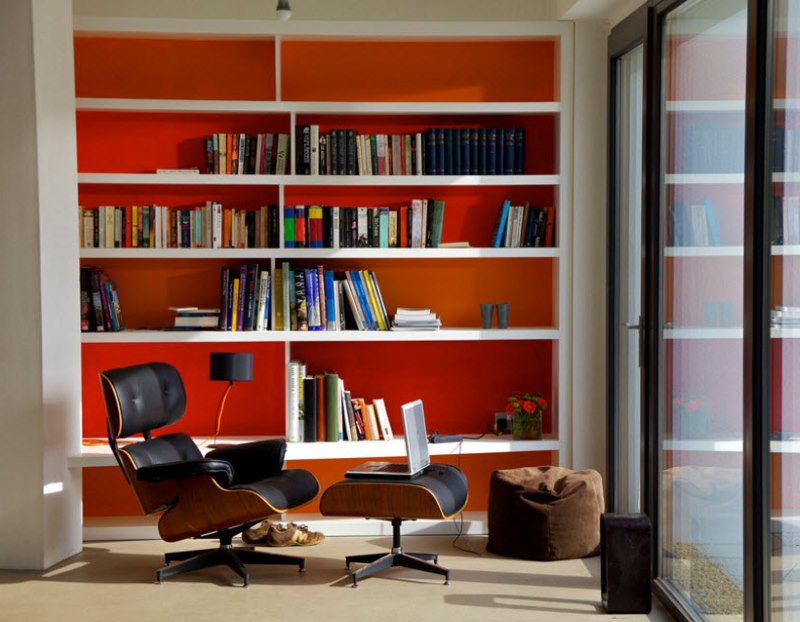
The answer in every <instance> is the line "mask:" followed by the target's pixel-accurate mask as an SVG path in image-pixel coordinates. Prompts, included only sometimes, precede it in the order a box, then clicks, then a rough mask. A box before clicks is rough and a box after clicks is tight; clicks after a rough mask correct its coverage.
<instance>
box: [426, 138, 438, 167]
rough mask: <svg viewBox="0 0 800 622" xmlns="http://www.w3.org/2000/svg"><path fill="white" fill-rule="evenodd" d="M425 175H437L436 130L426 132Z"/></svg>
mask: <svg viewBox="0 0 800 622" xmlns="http://www.w3.org/2000/svg"><path fill="white" fill-rule="evenodd" d="M425 174H426V175H436V128H428V129H427V130H425Z"/></svg>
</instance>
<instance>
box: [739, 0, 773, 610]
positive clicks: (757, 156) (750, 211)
mask: <svg viewBox="0 0 800 622" xmlns="http://www.w3.org/2000/svg"><path fill="white" fill-rule="evenodd" d="M773 13H774V2H773V0H766V1H764V0H748V3H747V14H748V15H747V87H746V95H745V170H744V173H745V177H744V227H745V232H750V235H747V234H746V235H745V236H744V313H743V316H744V317H743V320H744V344H743V345H744V369H743V371H744V387H743V388H744V391H743V396H742V397H743V399H744V404H743V407H744V413H743V414H744V439H743V440H744V465H743V468H744V507H745V512H744V562H745V575H744V619H745V621H746V622H750V621H755V620H769V619H770V615H771V614H770V610H771V599H770V593H771V590H770V567H771V560H770V542H769V540H770V480H771V476H770V468H769V464H770V447H769V442H770V420H771V406H770V377H771V370H770V361H771V336H770V271H771V270H770V260H771V241H770V216H771V210H770V209H768V208H767V206H770V205H771V204H772V199H771V194H772V157H771V156H772V149H771V148H770V147H769V145H770V141H769V139H768V138H765V137H770V136H771V135H772V88H773V84H772V83H773V79H772V76H773V68H774V64H773V41H774V36H773V28H774V20H773ZM748 508H751V511H749V512H748V511H747V509H748ZM748 569H749V570H750V572H748Z"/></svg>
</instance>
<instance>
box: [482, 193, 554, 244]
mask: <svg viewBox="0 0 800 622" xmlns="http://www.w3.org/2000/svg"><path fill="white" fill-rule="evenodd" d="M555 218H556V211H555V208H554V207H553V206H552V205H551V206H546V207H536V206H533V205H530V203H528V202H527V201H526V202H525V203H524V204H523V205H511V201H509V200H508V199H506V200H505V201H503V204H502V205H501V206H500V209H499V210H498V212H497V218H496V219H495V224H494V228H493V230H492V236H491V239H490V240H489V244H490V246H492V247H494V248H532V247H536V248H541V247H546V248H552V247H553V246H554V245H555V224H556V221H555Z"/></svg>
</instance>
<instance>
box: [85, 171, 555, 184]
mask: <svg viewBox="0 0 800 622" xmlns="http://www.w3.org/2000/svg"><path fill="white" fill-rule="evenodd" d="M78 183H80V184H112V185H165V186H277V185H283V186H558V185H559V184H560V183H561V178H560V176H559V175H206V174H197V173H168V174H158V173H79V174H78Z"/></svg>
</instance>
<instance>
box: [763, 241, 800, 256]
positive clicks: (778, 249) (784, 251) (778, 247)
mask: <svg viewBox="0 0 800 622" xmlns="http://www.w3.org/2000/svg"><path fill="white" fill-rule="evenodd" d="M770 248H771V249H772V254H773V256H776V255H800V245H797V244H775V245H773V246H771V247H770Z"/></svg>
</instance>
